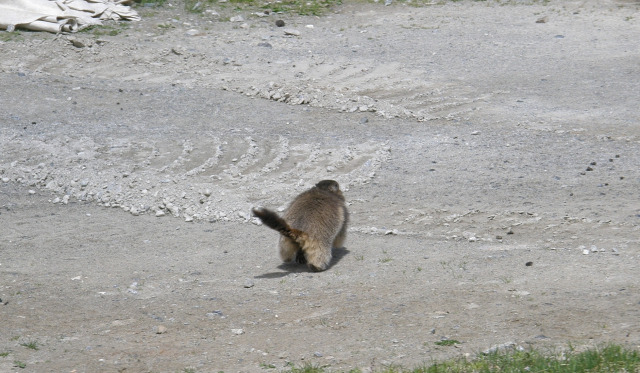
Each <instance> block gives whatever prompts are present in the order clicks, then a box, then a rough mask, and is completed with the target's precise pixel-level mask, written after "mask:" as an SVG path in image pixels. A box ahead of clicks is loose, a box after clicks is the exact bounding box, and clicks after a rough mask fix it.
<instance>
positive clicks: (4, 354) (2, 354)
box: [0, 352, 9, 357]
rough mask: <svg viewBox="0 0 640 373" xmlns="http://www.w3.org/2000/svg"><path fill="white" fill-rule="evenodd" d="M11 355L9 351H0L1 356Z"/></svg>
mask: <svg viewBox="0 0 640 373" xmlns="http://www.w3.org/2000/svg"><path fill="white" fill-rule="evenodd" d="M7 356H9V353H8V352H0V357H7Z"/></svg>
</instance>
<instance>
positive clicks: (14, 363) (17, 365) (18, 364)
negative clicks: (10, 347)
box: [13, 360, 27, 369]
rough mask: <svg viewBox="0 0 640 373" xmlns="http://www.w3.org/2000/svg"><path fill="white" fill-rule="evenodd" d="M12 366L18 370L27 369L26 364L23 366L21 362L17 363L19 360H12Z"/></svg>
mask: <svg viewBox="0 0 640 373" xmlns="http://www.w3.org/2000/svg"><path fill="white" fill-rule="evenodd" d="M13 366H14V367H17V368H20V369H24V368H26V367H27V364H25V363H23V362H22V361H19V360H14V361H13Z"/></svg>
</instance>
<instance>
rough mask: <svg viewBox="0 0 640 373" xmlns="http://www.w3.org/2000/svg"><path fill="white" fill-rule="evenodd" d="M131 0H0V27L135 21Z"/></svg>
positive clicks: (63, 28) (64, 27)
mask: <svg viewBox="0 0 640 373" xmlns="http://www.w3.org/2000/svg"><path fill="white" fill-rule="evenodd" d="M131 2H132V1H131V0H0V30H7V31H9V32H11V31H14V30H15V29H17V28H24V29H28V30H35V31H48V32H53V33H60V32H75V31H78V30H81V29H83V28H85V27H88V26H91V25H99V24H102V21H103V20H107V19H110V20H116V21H117V20H130V21H139V20H140V16H139V15H138V13H137V12H136V11H135V10H133V9H131V7H130V6H128V5H126V4H130V3H131Z"/></svg>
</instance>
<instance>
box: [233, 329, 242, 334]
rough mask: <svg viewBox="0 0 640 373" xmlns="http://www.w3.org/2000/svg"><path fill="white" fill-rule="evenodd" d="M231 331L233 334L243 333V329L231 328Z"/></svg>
mask: <svg viewBox="0 0 640 373" xmlns="http://www.w3.org/2000/svg"><path fill="white" fill-rule="evenodd" d="M231 333H233V334H235V335H240V334H244V330H243V329H231Z"/></svg>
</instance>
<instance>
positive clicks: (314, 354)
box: [313, 351, 322, 357]
mask: <svg viewBox="0 0 640 373" xmlns="http://www.w3.org/2000/svg"><path fill="white" fill-rule="evenodd" d="M313 356H315V357H322V353H320V352H318V351H316V352H314V353H313Z"/></svg>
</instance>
